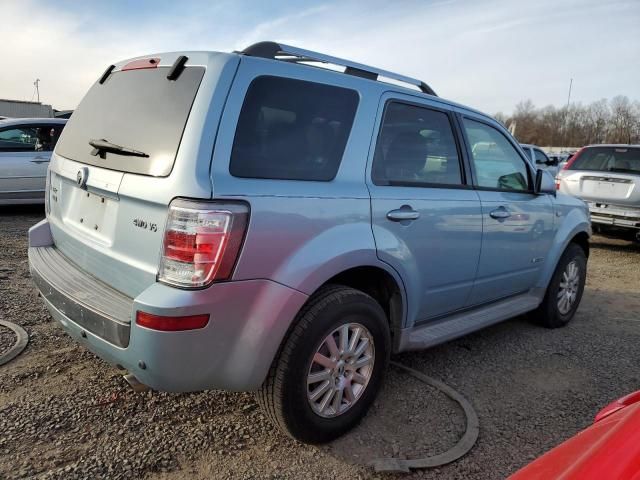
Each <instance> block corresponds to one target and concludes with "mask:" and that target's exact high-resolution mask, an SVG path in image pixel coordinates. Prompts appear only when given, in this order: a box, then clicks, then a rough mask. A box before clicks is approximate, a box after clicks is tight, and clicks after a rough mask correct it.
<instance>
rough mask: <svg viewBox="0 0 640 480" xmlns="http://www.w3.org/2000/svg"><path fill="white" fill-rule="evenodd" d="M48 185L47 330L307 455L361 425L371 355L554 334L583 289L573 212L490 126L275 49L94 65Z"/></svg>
mask: <svg viewBox="0 0 640 480" xmlns="http://www.w3.org/2000/svg"><path fill="white" fill-rule="evenodd" d="M328 64H329V65H331V68H325V66H327V65H328ZM385 80H390V81H389V82H387V81H385ZM391 82H393V83H391ZM400 84H404V85H405V86H400ZM47 181H48V187H47V196H46V200H47V205H46V212H47V218H46V220H44V221H42V222H40V223H39V224H37V225H35V226H34V227H33V228H32V229H31V230H30V232H29V261H30V266H31V273H32V276H33V279H34V281H35V283H36V285H37V287H38V289H39V290H40V292H41V293H42V298H43V300H44V302H45V303H46V305H47V307H48V308H49V310H50V312H51V314H52V316H53V317H54V318H55V319H56V320H57V321H59V322H60V323H61V324H62V326H63V327H64V328H65V330H66V331H67V332H68V333H69V334H70V335H72V336H73V337H74V338H76V339H77V340H78V342H80V343H81V344H82V345H84V346H86V347H87V348H88V349H90V350H92V351H93V352H95V353H96V354H97V355H99V356H100V357H102V358H104V359H105V360H107V361H108V362H110V363H112V364H115V365H118V366H120V367H123V368H125V369H126V370H128V371H129V372H130V373H129V375H128V376H127V378H128V379H129V381H130V382H131V383H135V384H137V385H140V384H143V385H148V386H150V387H151V388H154V389H158V390H167V391H193V390H201V389H214V388H220V389H229V390H256V391H257V392H258V393H257V396H258V400H259V402H260V403H261V404H262V406H263V407H264V408H265V410H266V412H267V413H268V415H270V417H271V418H272V419H273V421H274V422H275V423H276V424H277V425H279V426H280V427H281V428H282V429H283V430H284V431H285V432H287V433H289V434H290V435H291V436H293V437H294V438H297V439H299V440H301V441H304V442H324V441H328V440H331V439H332V438H335V437H337V436H338V435H340V434H342V433H343V432H345V431H346V430H348V429H349V428H351V427H352V426H354V425H355V424H356V423H357V422H358V420H359V419H360V418H362V416H363V415H364V414H365V413H366V411H367V409H368V407H369V406H370V405H371V402H372V401H373V399H374V397H375V395H376V393H377V391H378V389H379V387H380V384H381V381H382V378H383V373H384V371H385V368H386V367H387V363H388V360H389V356H390V355H391V354H392V353H397V352H401V351H406V350H413V349H422V348H427V347H430V346H432V345H436V344H438V343H441V342H445V341H447V340H450V339H452V338H455V337H459V336H461V335H464V334H466V333H469V332H472V331H474V330H478V329H480V328H483V327H486V326H487V325H491V324H494V323H496V322H500V321H502V320H506V319H508V318H510V317H513V316H515V315H520V314H523V313H526V312H533V317H534V318H535V319H536V320H538V321H539V322H540V323H542V324H544V325H546V326H548V327H559V326H562V325H565V324H566V323H567V322H569V321H570V320H571V318H572V317H573V315H574V313H575V311H576V309H577V307H578V304H579V302H580V298H581V295H582V291H583V288H584V282H585V275H586V267H587V257H588V253H589V244H588V239H589V235H590V226H589V214H588V211H587V208H586V206H585V204H584V203H583V202H582V201H581V200H577V199H574V198H571V197H569V196H565V195H561V194H556V191H555V185H554V181H553V179H552V178H551V176H549V175H548V174H547V173H543V172H542V171H539V170H538V171H536V169H535V168H534V167H533V165H532V164H531V163H530V161H529V159H527V158H526V157H525V155H524V153H523V151H522V149H521V148H520V146H519V145H518V144H517V142H516V141H515V140H514V139H513V138H512V137H511V136H510V135H509V133H508V132H507V131H505V129H504V128H503V127H502V126H501V125H500V124H499V123H498V122H496V121H494V120H493V119H492V118H490V117H488V116H486V115H484V114H482V113H479V112H477V111H475V110H471V109H469V108H466V107H463V106H461V105H457V104H455V103H452V102H449V101H446V100H443V99H441V98H439V97H437V96H436V94H435V93H434V92H433V90H431V89H430V88H429V87H428V86H427V85H426V84H424V83H423V82H420V81H418V80H414V79H411V78H407V77H404V76H401V75H397V74H395V73H392V72H387V71H382V70H379V69H375V68H372V67H368V66H366V65H361V64H356V63H353V62H350V61H346V60H342V59H339V58H334V57H329V56H326V55H323V54H319V53H316V52H311V51H306V50H302V49H298V48H294V47H289V46H286V45H280V44H276V43H272V42H263V43H259V44H256V45H253V46H251V47H249V48H247V49H246V50H244V51H242V52H234V53H213V52H212V53H203V52H185V53H162V54H156V55H150V56H148V57H144V58H137V59H133V60H127V61H124V62H121V63H117V64H115V65H111V66H110V67H109V68H108V69H107V70H106V71H105V72H104V74H103V75H102V76H101V78H100V79H99V80H98V81H97V82H96V83H95V84H94V85H93V86H92V87H91V89H90V90H89V92H88V93H87V95H86V96H85V97H84V99H83V100H82V103H81V104H80V105H79V106H78V108H77V110H76V111H75V112H74V114H73V117H72V118H71V119H70V120H69V123H68V124H67V126H66V128H65V130H64V132H63V134H62V136H61V138H60V141H59V142H58V144H57V146H56V149H55V152H54V154H53V156H52V159H51V165H50V168H49V174H48V179H47Z"/></svg>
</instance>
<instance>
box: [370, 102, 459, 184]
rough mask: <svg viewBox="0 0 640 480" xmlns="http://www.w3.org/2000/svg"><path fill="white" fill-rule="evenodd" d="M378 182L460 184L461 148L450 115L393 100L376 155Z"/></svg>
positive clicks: (375, 181)
mask: <svg viewBox="0 0 640 480" xmlns="http://www.w3.org/2000/svg"><path fill="white" fill-rule="evenodd" d="M372 179H373V183H375V184H376V185H412V184H415V185H416V186H420V185H424V186H428V185H460V184H462V175H461V173H460V160H459V158H458V149H457V148H456V141H455V137H454V134H453V129H452V128H451V123H450V121H449V117H448V116H447V114H445V113H442V112H439V111H436V110H431V109H428V108H423V107H417V106H414V105H407V104H404V103H399V102H391V103H389V104H388V105H387V107H386V109H385V113H384V118H383V120H382V126H381V128H380V133H379V135H378V141H377V144H376V151H375V155H374V158H373V168H372Z"/></svg>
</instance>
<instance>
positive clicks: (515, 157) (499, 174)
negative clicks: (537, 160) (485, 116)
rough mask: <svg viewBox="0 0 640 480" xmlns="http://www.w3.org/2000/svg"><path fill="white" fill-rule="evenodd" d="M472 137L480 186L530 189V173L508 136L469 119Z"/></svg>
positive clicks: (474, 160) (468, 125)
mask: <svg viewBox="0 0 640 480" xmlns="http://www.w3.org/2000/svg"><path fill="white" fill-rule="evenodd" d="M464 128H465V130H466V132H467V137H468V139H469V143H470V147H471V153H472V156H473V165H474V168H475V172H476V177H477V181H478V186H480V187H487V188H492V189H499V190H528V189H529V181H528V179H529V172H528V170H527V167H526V165H525V162H524V160H523V159H522V157H521V156H520V154H518V151H517V150H516V149H515V147H514V146H513V145H512V144H511V142H509V140H507V138H506V137H505V136H504V135H503V134H502V133H501V132H499V131H498V130H496V129H495V128H493V127H491V126H489V125H486V124H484V123H481V122H476V121H474V120H470V119H468V118H465V119H464Z"/></svg>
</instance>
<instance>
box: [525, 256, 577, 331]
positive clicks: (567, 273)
mask: <svg viewBox="0 0 640 480" xmlns="http://www.w3.org/2000/svg"><path fill="white" fill-rule="evenodd" d="M586 278H587V256H586V255H585V253H584V250H583V249H582V248H581V247H580V246H579V245H577V244H575V243H571V244H569V246H568V247H567V249H566V250H565V251H564V253H563V254H562V257H560V261H559V262H558V265H557V266H556V270H555V272H554V274H553V277H552V278H551V282H550V283H549V286H548V287H547V292H546V294H545V296H544V299H543V301H542V303H541V304H540V306H539V307H538V309H537V310H535V311H534V312H533V316H534V319H535V321H536V322H538V323H539V324H541V325H542V326H545V327H547V328H558V327H564V326H565V325H567V324H568V323H569V322H570V321H571V319H573V317H574V315H575V314H576V310H578V306H579V305H580V300H581V299H582V293H583V292H584V285H585V281H586Z"/></svg>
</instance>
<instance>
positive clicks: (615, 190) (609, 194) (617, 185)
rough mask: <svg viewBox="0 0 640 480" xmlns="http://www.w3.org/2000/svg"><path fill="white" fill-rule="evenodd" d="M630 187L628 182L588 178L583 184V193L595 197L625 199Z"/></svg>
mask: <svg viewBox="0 0 640 480" xmlns="http://www.w3.org/2000/svg"><path fill="white" fill-rule="evenodd" d="M629 187H630V185H629V184H628V183H622V182H609V181H606V180H595V179H593V180H592V179H586V180H584V181H583V184H582V193H583V194H585V195H590V196H595V197H600V196H601V197H604V198H611V199H623V198H627V197H628V196H629V193H630V188H629Z"/></svg>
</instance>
